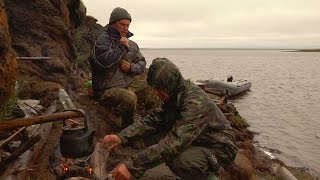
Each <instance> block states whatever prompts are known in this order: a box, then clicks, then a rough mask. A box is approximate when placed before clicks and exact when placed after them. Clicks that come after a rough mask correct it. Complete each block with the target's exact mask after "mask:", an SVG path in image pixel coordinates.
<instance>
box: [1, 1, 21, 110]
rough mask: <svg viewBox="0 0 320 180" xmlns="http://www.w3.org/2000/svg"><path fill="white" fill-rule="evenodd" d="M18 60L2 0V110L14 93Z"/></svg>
mask: <svg viewBox="0 0 320 180" xmlns="http://www.w3.org/2000/svg"><path fill="white" fill-rule="evenodd" d="M16 77H17V61H16V58H15V56H14V53H13V50H12V49H11V37H10V34H9V29H8V21H7V15H6V12H5V8H4V2H3V0H0V110H1V108H2V105H3V104H4V103H5V102H6V101H7V100H8V98H9V97H10V96H11V95H12V94H13V90H14V86H15V81H16Z"/></svg>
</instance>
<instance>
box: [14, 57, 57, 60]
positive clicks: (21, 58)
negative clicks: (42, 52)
mask: <svg viewBox="0 0 320 180" xmlns="http://www.w3.org/2000/svg"><path fill="white" fill-rule="evenodd" d="M16 59H17V60H49V59H51V57H17V58H16Z"/></svg>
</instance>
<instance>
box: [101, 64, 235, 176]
mask: <svg viewBox="0 0 320 180" xmlns="http://www.w3.org/2000/svg"><path fill="white" fill-rule="evenodd" d="M147 81H148V83H149V85H151V86H153V88H154V90H155V92H156V94H157V95H158V96H159V97H160V99H161V100H162V101H163V102H164V104H163V106H162V109H161V110H158V111H155V112H153V113H151V114H150V115H147V116H145V117H144V118H143V119H141V120H139V121H136V122H135V123H133V124H132V125H130V126H128V127H127V128H125V129H123V130H122V131H121V132H120V133H118V134H111V135H106V136H105V137H104V139H103V141H102V142H103V144H104V145H105V146H106V147H108V149H109V150H112V149H113V148H114V147H117V146H119V145H121V144H124V145H126V144H127V143H128V141H130V140H131V139H132V138H133V137H138V136H143V135H147V134H149V133H155V132H157V131H163V130H164V129H166V130H168V132H167V134H166V136H165V137H164V138H163V139H162V140H160V141H159V142H158V143H157V144H155V145H152V146H150V147H148V148H146V149H145V150H143V151H141V152H140V153H137V154H134V155H133V156H132V157H130V158H129V159H127V160H126V161H125V162H123V163H122V164H120V165H118V166H117V167H116V168H115V169H113V171H112V174H113V177H115V178H116V179H129V178H130V177H131V176H134V177H136V178H139V177H141V176H142V175H143V173H144V172H145V171H146V170H147V169H150V168H153V167H155V166H158V165H160V164H161V163H164V162H165V163H166V164H167V165H168V166H169V167H170V169H171V170H172V171H173V172H174V173H175V174H176V175H178V176H179V177H180V178H181V179H193V180H194V179H197V180H198V179H207V178H208V176H209V175H212V174H213V173H215V172H217V171H218V169H219V168H220V167H224V166H226V165H229V164H230V163H232V161H233V160H234V158H235V156H236V154H237V146H236V144H235V135H234V132H233V129H232V128H231V126H230V123H229V122H228V120H227V119H226V118H225V117H224V115H223V113H222V112H221V111H220V109H219V108H218V107H217V105H216V104H215V103H214V102H213V101H212V100H211V99H210V98H209V97H208V95H207V94H206V93H205V92H204V91H203V90H202V89H201V88H199V87H198V86H196V85H195V84H193V83H192V82H190V81H187V80H185V79H184V78H183V77H182V75H181V73H180V71H179V69H178V67H177V66H176V65H174V64H173V63H172V62H171V61H170V60H168V59H165V58H157V59H155V60H153V62H152V64H151V66H150V68H149V72H148V79H147Z"/></svg>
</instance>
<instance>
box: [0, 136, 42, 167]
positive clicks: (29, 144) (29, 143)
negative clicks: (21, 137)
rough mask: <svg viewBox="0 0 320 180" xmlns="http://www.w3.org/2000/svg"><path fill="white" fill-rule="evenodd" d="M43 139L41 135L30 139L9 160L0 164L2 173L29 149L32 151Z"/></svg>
mask: <svg viewBox="0 0 320 180" xmlns="http://www.w3.org/2000/svg"><path fill="white" fill-rule="evenodd" d="M40 139H41V137H40V135H39V134H38V135H36V136H35V137H32V138H31V139H29V140H28V141H27V142H26V143H24V144H23V145H22V146H21V147H20V148H19V149H18V150H16V151H15V152H14V153H12V154H11V155H10V156H9V157H8V158H6V159H4V160H3V161H1V163H0V171H2V170H4V169H5V168H7V166H8V164H10V163H11V162H13V161H14V160H16V159H17V158H18V157H19V156H20V155H21V154H23V153H24V152H26V151H27V150H28V149H30V148H31V147H32V146H33V145H34V144H35V143H37V142H38V141H40Z"/></svg>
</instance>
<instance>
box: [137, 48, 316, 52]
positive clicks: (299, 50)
mask: <svg viewBox="0 0 320 180" xmlns="http://www.w3.org/2000/svg"><path fill="white" fill-rule="evenodd" d="M140 49H141V50H279V51H284V52H320V49H271V48H270V49H267V48H265V49H254V48H140Z"/></svg>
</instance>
